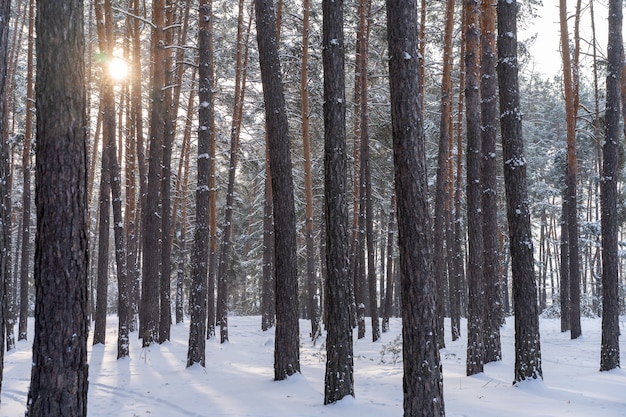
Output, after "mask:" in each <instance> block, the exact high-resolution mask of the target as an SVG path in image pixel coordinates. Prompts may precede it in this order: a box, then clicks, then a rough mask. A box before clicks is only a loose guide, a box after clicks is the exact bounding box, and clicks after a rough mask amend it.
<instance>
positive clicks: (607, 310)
mask: <svg viewBox="0 0 626 417" xmlns="http://www.w3.org/2000/svg"><path fill="white" fill-rule="evenodd" d="M608 20H609V44H608V48H607V51H608V67H607V76H606V116H605V120H606V130H605V141H604V146H603V148H602V154H603V158H602V161H603V166H602V176H601V182H600V186H601V188H600V190H601V193H602V195H601V201H602V345H601V349H600V370H601V371H610V370H611V369H615V368H617V367H619V366H620V349H619V334H620V329H619V278H618V265H619V258H618V245H617V243H618V220H617V199H618V197H617V180H618V175H619V174H618V154H619V141H620V139H621V135H620V126H619V124H620V84H621V78H620V77H621V72H622V68H621V66H622V54H623V46H622V1H621V0H612V1H610V2H609V18H608Z"/></svg>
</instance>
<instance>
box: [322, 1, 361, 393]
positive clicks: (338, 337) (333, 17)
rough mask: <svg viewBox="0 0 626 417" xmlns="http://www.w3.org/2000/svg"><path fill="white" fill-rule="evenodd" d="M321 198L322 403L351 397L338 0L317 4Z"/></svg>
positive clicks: (340, 5) (340, 7)
mask: <svg viewBox="0 0 626 417" xmlns="http://www.w3.org/2000/svg"><path fill="white" fill-rule="evenodd" d="M322 12H323V40H322V44H323V46H324V48H323V63H324V185H325V187H324V190H325V191H324V201H325V202H326V203H325V206H324V208H325V225H326V229H325V230H326V253H325V254H324V255H325V262H326V265H327V275H326V281H325V282H326V299H325V306H326V320H327V321H326V328H327V330H328V332H327V337H326V376H325V380H324V404H331V403H335V402H337V401H339V400H341V399H342V398H343V397H345V396H348V395H351V396H354V370H353V366H354V363H353V352H352V349H353V347H352V323H351V311H350V304H351V303H350V298H351V294H350V284H349V282H350V272H349V268H348V256H349V255H348V253H349V246H350V243H349V235H348V233H349V232H348V202H347V194H346V188H347V187H346V178H347V153H348V152H347V146H346V142H347V140H346V127H345V117H346V101H345V73H344V66H345V57H344V54H345V51H344V35H343V1H342V0H339V1H334V2H329V1H325V2H323V3H322Z"/></svg>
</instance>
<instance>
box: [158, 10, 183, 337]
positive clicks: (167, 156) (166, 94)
mask: <svg viewBox="0 0 626 417" xmlns="http://www.w3.org/2000/svg"><path fill="white" fill-rule="evenodd" d="M165 8H166V14H165V19H166V21H165V26H166V28H167V30H166V29H165V28H164V31H165V45H167V46H168V48H169V47H171V46H172V45H173V43H174V30H173V26H174V27H175V23H174V3H173V2H172V0H167V1H166V6H165ZM171 51H172V49H167V50H166V53H165V54H164V57H163V58H164V59H163V68H162V69H161V70H162V71H164V72H165V75H164V88H163V98H164V100H163V112H164V121H163V147H162V148H163V149H162V155H161V253H160V256H161V283H160V288H159V290H160V295H159V298H160V306H161V308H160V310H159V343H163V342H165V341H167V340H169V339H170V331H171V326H172V303H171V281H172V233H171V230H172V206H171V200H172V196H171V195H172V191H171V182H172V181H171V177H172V145H173V142H174V132H175V129H176V119H177V114H178V107H177V103H175V91H174V90H175V89H178V87H176V86H175V83H176V79H175V76H174V70H173V67H174V66H173V65H172V52H171ZM155 69H156V68H155Z"/></svg>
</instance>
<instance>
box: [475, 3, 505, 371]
mask: <svg viewBox="0 0 626 417" xmlns="http://www.w3.org/2000/svg"><path fill="white" fill-rule="evenodd" d="M481 48H482V54H481V62H480V68H481V80H480V94H481V100H480V103H481V124H482V125H481V133H482V167H481V170H482V174H481V181H482V189H483V192H482V199H483V202H482V204H483V206H482V217H483V242H484V262H485V263H484V269H483V280H484V328H483V337H484V355H485V356H484V360H485V363H489V362H495V361H499V360H501V359H502V348H501V345H500V318H501V317H502V301H501V297H500V242H499V239H498V196H497V193H496V191H497V188H498V183H497V169H496V120H497V114H496V113H497V111H498V103H497V100H498V98H497V91H496V90H497V89H496V87H497V80H496V7H495V4H494V3H493V2H487V1H483V2H482V3H481Z"/></svg>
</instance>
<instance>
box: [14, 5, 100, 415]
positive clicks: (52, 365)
mask: <svg viewBox="0 0 626 417" xmlns="http://www.w3.org/2000/svg"><path fill="white" fill-rule="evenodd" d="M36 16H37V17H36V33H37V41H36V42H37V43H36V45H37V49H36V50H37V82H36V85H37V92H36V106H37V115H38V117H37V163H36V183H37V187H36V206H37V236H36V250H35V291H36V300H37V301H36V307H35V338H34V341H33V365H32V373H31V384H30V390H29V394H28V402H27V407H28V408H27V415H28V416H29V417H45V416H50V417H53V416H54V417H77V416H86V415H87V384H88V381H87V377H88V365H87V335H88V327H87V324H88V323H87V268H88V265H87V263H88V250H87V225H86V218H87V150H86V143H87V140H86V139H87V137H86V126H87V120H86V93H85V71H84V69H85V66H84V57H85V36H84V30H83V22H84V14H83V4H82V1H81V0H63V1H58V0H57V1H39V2H38V3H37V14H36ZM3 20H4V19H3Z"/></svg>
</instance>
